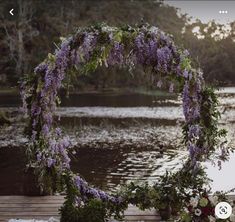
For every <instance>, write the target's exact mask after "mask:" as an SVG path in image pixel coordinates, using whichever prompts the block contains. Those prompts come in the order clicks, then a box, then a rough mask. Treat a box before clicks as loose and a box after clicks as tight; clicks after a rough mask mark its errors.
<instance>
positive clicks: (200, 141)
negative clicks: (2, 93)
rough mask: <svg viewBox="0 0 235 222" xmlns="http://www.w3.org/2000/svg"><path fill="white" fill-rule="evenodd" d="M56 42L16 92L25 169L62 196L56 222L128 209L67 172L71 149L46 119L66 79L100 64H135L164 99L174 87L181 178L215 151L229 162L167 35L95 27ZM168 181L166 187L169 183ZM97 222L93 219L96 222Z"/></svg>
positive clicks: (204, 96)
mask: <svg viewBox="0 0 235 222" xmlns="http://www.w3.org/2000/svg"><path fill="white" fill-rule="evenodd" d="M61 40H62V42H61V45H60V46H58V48H57V49H56V51H55V53H53V54H51V53H49V54H48V56H47V58H46V59H45V60H44V61H43V62H42V63H41V64H39V65H38V66H37V67H36V68H35V70H34V73H33V74H31V75H28V76H26V78H25V80H24V82H23V85H22V91H21V93H22V99H23V107H24V110H25V112H26V113H27V114H28V116H29V124H28V127H27V133H28V135H29V137H30V144H29V146H28V149H27V154H28V160H29V166H31V167H34V168H35V172H36V174H37V176H38V178H39V184H40V187H41V188H42V190H44V191H45V190H47V191H48V190H49V191H50V192H54V191H56V190H58V189H64V188H65V189H66V192H67V200H66V202H65V205H64V210H63V211H62V220H63V218H65V217H66V218H67V216H68V215H67V216H65V212H66V211H68V208H69V209H70V210H69V211H68V212H70V211H74V212H76V213H74V214H76V216H75V218H78V217H79V216H78V215H83V213H84V212H87V210H89V209H90V208H91V207H92V206H96V207H97V210H99V209H101V211H100V212H101V215H103V216H102V217H101V218H104V217H106V216H107V215H109V216H110V215H112V214H113V213H115V212H116V217H117V218H120V217H121V216H120V214H119V212H120V211H121V212H122V211H123V210H124V209H125V208H126V207H127V202H128V201H127V199H126V198H122V196H125V195H121V196H118V195H114V196H111V195H109V194H107V193H105V192H103V191H101V190H99V189H95V188H91V187H89V185H88V184H87V183H86V182H85V181H84V180H83V179H82V178H81V177H80V176H79V175H75V174H73V173H72V172H71V170H70V158H69V152H70V149H71V142H70V139H69V137H68V136H64V135H63V133H62V131H61V129H60V128H58V127H56V125H55V124H54V122H55V121H54V120H55V117H54V115H53V114H54V112H55V110H56V107H57V105H58V104H59V101H60V99H59V96H58V92H59V90H60V89H61V88H62V87H63V84H64V83H66V81H69V79H71V78H72V77H71V74H72V73H73V75H74V73H75V74H76V73H78V74H86V73H89V72H93V71H95V70H96V69H97V68H98V66H103V65H104V66H106V67H108V66H119V67H123V68H127V69H128V70H129V71H130V72H131V71H132V70H133V69H134V68H135V67H136V66H137V65H141V66H142V67H143V69H144V70H145V71H146V73H150V74H153V75H154V76H155V78H156V79H157V82H156V85H157V86H158V87H162V85H163V84H164V85H165V86H168V87H169V91H170V92H173V91H174V88H175V87H177V88H179V91H180V92H181V93H182V101H183V113H184V116H185V123H184V126H183V135H184V139H183V143H184V144H185V145H186V147H187V149H188V151H189V160H188V161H187V163H186V164H185V165H184V169H186V168H187V170H184V171H182V172H185V174H190V175H194V176H195V175H197V173H198V172H200V170H201V167H200V161H205V160H207V159H211V158H212V157H213V158H215V155H214V154H215V153H216V151H217V149H219V150H220V151H221V152H220V154H217V156H216V157H217V158H218V159H221V160H225V159H226V158H227V157H228V155H229V149H228V148H227V147H226V141H224V140H223V139H222V138H223V137H225V135H226V131H225V130H220V129H219V128H218V119H219V117H220V113H219V111H218V109H217V105H218V100H217V97H216V95H215V93H214V90H213V89H212V88H208V87H206V85H205V83H204V79H203V76H202V72H201V71H200V70H197V69H194V68H192V67H191V60H190V56H189V54H188V52H187V51H183V50H181V49H180V48H178V47H176V46H175V44H174V42H173V41H172V39H171V37H170V36H168V35H167V34H165V33H164V32H162V31H161V30H159V29H158V28H157V27H154V26H149V25H147V24H146V25H142V26H136V27H131V26H125V27H120V28H117V27H110V26H107V25H106V24H100V25H97V26H90V27H86V28H79V29H78V30H77V32H76V33H75V34H74V35H71V36H70V37H68V38H62V39H61ZM68 74H70V75H68ZM221 141H222V142H221ZM198 174H199V173H198ZM190 175H188V176H189V178H191V179H192V177H191V176H190ZM178 176H179V177H180V176H181V177H182V176H183V175H180V174H178ZM170 178H171V180H172V181H175V179H176V177H170ZM188 182H189V183H191V182H190V181H188ZM169 183H170V180H169ZM189 183H186V184H185V186H186V185H189ZM184 188H185V189H187V187H184ZM97 201H98V202H97ZM84 206H87V207H88V208H84ZM65 209H67V210H65ZM102 209H106V210H105V211H103V210H102ZM71 215H72V214H71ZM104 215H106V216H104ZM67 221H70V220H68V219H67ZM71 221H82V219H81V218H80V219H77V220H75V219H74V220H73V219H71ZM83 221H84V220H83ZM89 221H92V220H89ZM96 221H99V219H97V218H96ZM100 221H102V220H100Z"/></svg>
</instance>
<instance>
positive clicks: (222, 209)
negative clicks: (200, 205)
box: [215, 202, 232, 219]
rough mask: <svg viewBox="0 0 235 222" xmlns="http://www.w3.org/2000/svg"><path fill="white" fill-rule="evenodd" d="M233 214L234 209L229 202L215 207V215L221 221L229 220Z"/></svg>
mask: <svg viewBox="0 0 235 222" xmlns="http://www.w3.org/2000/svg"><path fill="white" fill-rule="evenodd" d="M231 214H232V207H231V205H230V204H229V203H227V202H219V203H218V204H217V205H216V206H215V215H216V216H217V217H218V218H219V219H227V218H229V217H230V216H231Z"/></svg>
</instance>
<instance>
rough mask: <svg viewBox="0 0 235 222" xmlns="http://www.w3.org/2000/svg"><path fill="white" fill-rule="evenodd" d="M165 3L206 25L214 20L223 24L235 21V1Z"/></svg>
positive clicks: (199, 0)
mask: <svg viewBox="0 0 235 222" xmlns="http://www.w3.org/2000/svg"><path fill="white" fill-rule="evenodd" d="M165 3H167V4H168V5H171V6H174V7H176V8H179V9H180V11H181V12H182V13H187V14H189V16H192V17H194V18H199V19H200V20H201V21H202V22H205V23H207V22H208V21H210V20H213V19H214V20H215V21H216V22H218V23H222V24H227V23H229V22H233V21H235V1H223V0H221V1H218V0H217V1H212V0H211V1H203V0H197V1H191V0H188V1H186V0H185V1H181V0H175V1H168V0H166V1H165ZM220 11H227V13H220Z"/></svg>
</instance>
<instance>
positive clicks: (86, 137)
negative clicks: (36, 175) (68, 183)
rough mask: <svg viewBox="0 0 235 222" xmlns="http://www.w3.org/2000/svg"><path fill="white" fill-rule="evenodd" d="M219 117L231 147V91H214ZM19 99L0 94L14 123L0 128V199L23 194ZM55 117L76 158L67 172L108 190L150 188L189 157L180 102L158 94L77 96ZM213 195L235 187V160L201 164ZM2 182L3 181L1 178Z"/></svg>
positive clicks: (234, 98)
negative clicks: (139, 184) (183, 139)
mask: <svg viewBox="0 0 235 222" xmlns="http://www.w3.org/2000/svg"><path fill="white" fill-rule="evenodd" d="M218 93H219V96H220V103H221V106H220V109H221V111H222V112H223V115H222V119H221V127H225V128H226V129H228V131H229V135H228V139H229V144H230V146H232V147H235V139H234V138H235V137H234V127H235V88H226V89H224V90H221V91H219V92H218ZM19 104H20V100H19V97H17V96H6V95H2V96H1V95H0V107H1V110H6V111H10V113H11V115H12V120H13V123H12V124H11V125H8V126H4V127H2V128H1V132H0V133H1V135H0V147H1V148H0V177H1V178H2V179H1V183H0V194H22V193H23V192H24V191H23V188H22V184H23V183H25V182H26V180H25V177H24V171H23V170H24V169H23V168H24V166H25V156H24V151H25V146H26V144H27V139H26V138H25V137H24V136H23V127H24V123H22V121H21V118H20V117H15V114H16V113H17V108H16V107H17V106H18V105H19ZM56 115H58V116H60V117H61V126H62V127H63V129H64V131H65V132H66V133H68V134H69V135H70V137H71V138H72V140H73V145H74V147H76V154H74V155H73V156H72V169H73V170H74V171H75V172H79V173H80V174H81V175H82V176H83V177H84V178H85V179H86V180H87V181H88V182H90V183H91V184H93V185H95V186H98V187H100V188H102V189H104V190H108V191H113V190H115V189H117V187H118V185H120V184H125V183H127V182H130V181H136V182H144V181H148V182H149V183H154V182H155V181H156V180H157V179H158V177H159V175H162V174H163V173H164V172H165V171H166V170H169V171H174V170H177V169H179V168H180V166H181V164H182V163H183V161H184V160H185V157H186V156H187V155H188V152H187V151H186V150H185V147H182V145H181V143H180V142H181V123H182V121H183V114H182V107H181V101H180V99H179V98H178V97H176V96H171V95H164V94H159V95H158V96H153V95H141V94H136V93H135V94H134V93H128V94H117V93H105V94H91V93H89V94H78V95H71V96H70V98H69V99H67V100H66V99H65V98H63V99H62V107H60V108H58V110H57V112H56ZM206 167H207V168H208V170H207V172H208V175H209V177H210V178H211V179H213V180H214V181H213V183H212V188H213V190H228V189H231V188H233V187H235V180H234V179H233V178H232V176H231V175H232V170H233V169H234V167H235V155H231V160H230V161H229V162H226V163H225V164H223V168H222V170H221V171H219V170H218V167H214V166H212V165H211V164H210V163H206ZM3 178H4V179H3Z"/></svg>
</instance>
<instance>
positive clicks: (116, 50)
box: [107, 42, 124, 66]
mask: <svg viewBox="0 0 235 222" xmlns="http://www.w3.org/2000/svg"><path fill="white" fill-rule="evenodd" d="M123 53H124V48H123V45H122V44H121V43H119V42H114V45H113V47H112V49H111V50H110V53H109V56H108V59H107V63H108V64H109V65H111V66H113V65H116V64H117V65H119V66H121V65H122V64H123V58H124V57H123Z"/></svg>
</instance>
